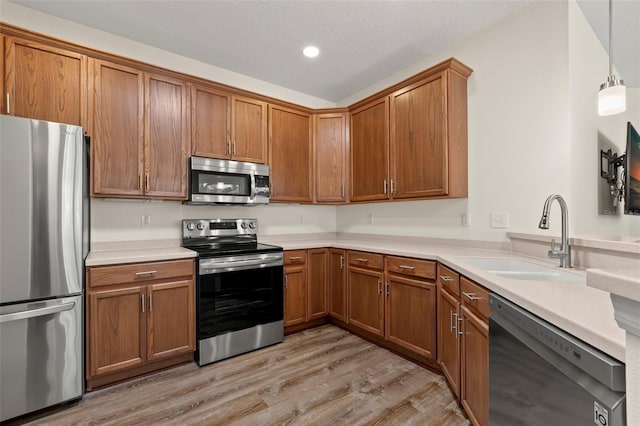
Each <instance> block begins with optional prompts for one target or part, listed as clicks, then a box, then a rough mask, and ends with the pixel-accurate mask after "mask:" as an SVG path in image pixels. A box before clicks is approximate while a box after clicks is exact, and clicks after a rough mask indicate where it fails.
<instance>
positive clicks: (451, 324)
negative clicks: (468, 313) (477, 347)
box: [449, 311, 458, 338]
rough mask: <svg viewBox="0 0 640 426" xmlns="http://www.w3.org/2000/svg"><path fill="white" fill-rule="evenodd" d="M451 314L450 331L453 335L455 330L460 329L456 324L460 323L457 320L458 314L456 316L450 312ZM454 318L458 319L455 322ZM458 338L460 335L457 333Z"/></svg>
mask: <svg viewBox="0 0 640 426" xmlns="http://www.w3.org/2000/svg"><path fill="white" fill-rule="evenodd" d="M449 313H450V316H449V331H450V332H451V333H453V330H457V329H458V326H457V324H456V322H457V321H458V320H457V317H458V314H456V313H455V312H453V311H449ZM453 317H456V319H455V320H454V319H453ZM457 337H458V333H456V338H457Z"/></svg>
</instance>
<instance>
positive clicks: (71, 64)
mask: <svg viewBox="0 0 640 426" xmlns="http://www.w3.org/2000/svg"><path fill="white" fill-rule="evenodd" d="M86 61H87V59H86V56H84V55H80V54H78V53H74V52H70V51H67V50H62V49H58V48H55V47H50V46H45V45H42V44H39V43H34V42H30V41H25V40H20V39H16V38H13V37H7V40H6V64H5V68H4V70H5V80H6V93H8V94H9V105H8V110H5V111H6V112H7V113H9V114H12V115H16V116H19V117H28V118H34V119H37V120H48V121H55V122H58V123H66V124H75V125H77V126H84V127H86V102H87V64H86Z"/></svg>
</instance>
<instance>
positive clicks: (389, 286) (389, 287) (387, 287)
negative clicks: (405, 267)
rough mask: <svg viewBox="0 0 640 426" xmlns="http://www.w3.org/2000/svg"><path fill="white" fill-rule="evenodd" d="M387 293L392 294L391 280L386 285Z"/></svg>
mask: <svg viewBox="0 0 640 426" xmlns="http://www.w3.org/2000/svg"><path fill="white" fill-rule="evenodd" d="M385 294H386V295H387V296H388V295H389V294H391V283H389V281H387V285H386V286H385Z"/></svg>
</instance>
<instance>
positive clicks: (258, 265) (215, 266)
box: [197, 252, 284, 340]
mask: <svg viewBox="0 0 640 426" xmlns="http://www.w3.org/2000/svg"><path fill="white" fill-rule="evenodd" d="M282 265H283V262H282V253H281V252H277V253H261V254H251V255H240V256H227V257H218V258H205V259H200V262H199V276H198V280H199V284H198V312H197V314H198V324H197V334H198V340H202V339H207V338H210V337H214V336H218V335H220V334H224V333H228V332H233V331H237V330H244V329H248V328H251V327H254V326H257V325H261V324H268V323H272V322H276V321H282V320H283V317H284V310H283V266H282Z"/></svg>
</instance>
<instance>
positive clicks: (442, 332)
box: [437, 287, 461, 397]
mask: <svg viewBox="0 0 640 426" xmlns="http://www.w3.org/2000/svg"><path fill="white" fill-rule="evenodd" d="M459 305H460V304H459V303H458V299H456V298H455V297H454V296H452V295H451V294H449V292H447V291H445V290H443V289H442V287H440V288H439V289H438V345H437V346H438V362H439V363H440V367H441V368H442V373H443V374H444V376H445V377H446V378H447V381H448V382H449V386H451V389H453V393H455V394H456V396H457V397H460V340H461V338H460V335H459V333H458V324H459V323H460V322H459V321H458V315H459V313H460V310H459Z"/></svg>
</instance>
